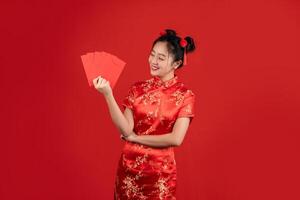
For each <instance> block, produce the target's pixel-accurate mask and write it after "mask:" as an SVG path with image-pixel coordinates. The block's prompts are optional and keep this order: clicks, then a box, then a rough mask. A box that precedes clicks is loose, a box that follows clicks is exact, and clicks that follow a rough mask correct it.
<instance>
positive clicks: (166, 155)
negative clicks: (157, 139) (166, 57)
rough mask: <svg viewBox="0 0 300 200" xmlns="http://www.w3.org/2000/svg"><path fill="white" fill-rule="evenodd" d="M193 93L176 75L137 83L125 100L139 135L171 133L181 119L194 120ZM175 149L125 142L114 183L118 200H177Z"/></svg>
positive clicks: (154, 77)
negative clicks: (166, 79)
mask: <svg viewBox="0 0 300 200" xmlns="http://www.w3.org/2000/svg"><path fill="white" fill-rule="evenodd" d="M194 102H195V95H194V93H193V92H192V91H191V90H189V89H187V88H186V87H185V86H184V84H183V83H181V82H179V81H178V76H177V75H175V76H174V77H173V78H172V79H170V80H168V81H165V82H164V81H162V80H161V79H160V78H159V77H157V76H152V78H150V79H148V80H144V81H139V82H135V83H134V84H133V85H132V86H131V87H130V89H129V92H128V95H127V96H126V98H125V99H124V100H123V104H122V105H123V108H124V109H125V108H126V107H127V108H129V109H131V110H132V111H133V117H134V129H133V131H134V132H135V133H136V134H137V135H161V134H166V133H170V132H172V129H173V126H174V123H175V121H176V119H177V118H179V117H190V118H191V121H192V119H193V117H194ZM173 148H174V147H171V146H170V147H164V148H157V147H150V146H146V145H142V144H138V143H133V142H129V141H125V145H124V148H123V151H122V154H121V157H120V160H119V164H118V170H117V174H116V179H115V193H114V198H115V199H116V200H140V199H147V200H150V199H151V200H156V199H157V200H158V199H164V200H166V199H176V196H175V192H176V162H175V157H174V149H173Z"/></svg>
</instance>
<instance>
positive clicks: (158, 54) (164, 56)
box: [152, 49, 166, 57]
mask: <svg viewBox="0 0 300 200" xmlns="http://www.w3.org/2000/svg"><path fill="white" fill-rule="evenodd" d="M152 51H154V50H153V49H152ZM154 53H155V51H154ZM158 55H162V56H164V57H166V55H165V54H162V53H159V54H158Z"/></svg>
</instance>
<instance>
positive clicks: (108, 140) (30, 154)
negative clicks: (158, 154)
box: [0, 0, 300, 200]
mask: <svg viewBox="0 0 300 200" xmlns="http://www.w3.org/2000/svg"><path fill="white" fill-rule="evenodd" d="M0 9H1V10H0V11H1V12H0V13H1V15H2V16H1V19H0V20H1V21H0V22H1V27H0V32H1V79H0V81H1V140H0V143H1V145H0V156H1V165H0V170H1V171H0V199H2V200H16V199H18V200H23V199H24V200H25V199H30V200H40V199H43V200H48V199H49V200H53V199H56V200H60V199H72V200H83V199H84V200H87V199H88V200H94V199H95V200H96V199H112V198H113V184H114V178H115V173H116V167H117V162H118V159H119V156H120V153H121V149H122V145H123V141H121V140H120V139H119V133H118V131H117V129H116V128H115V127H114V125H113V123H112V121H111V119H110V116H109V114H108V109H107V107H106V104H105V101H104V99H103V97H102V96H101V94H100V93H98V92H96V91H95V90H94V89H92V88H89V87H88V84H87V80H86V77H85V74H84V70H83V67H82V63H81V60H80V55H82V54H84V53H86V52H89V51H101V50H104V51H107V52H111V53H113V54H115V55H117V56H118V57H120V58H121V59H123V60H125V61H126V62H127V64H126V68H125V70H124V71H123V72H122V74H121V77H120V80H119V81H118V83H117V85H116V87H115V89H114V94H115V97H116V99H117V101H118V102H119V103H120V102H121V101H122V99H123V98H124V96H125V95H126V94H127V90H128V88H129V86H130V85H131V84H132V83H133V82H135V81H138V80H144V79H146V78H148V77H149V76H150V71H149V66H148V63H147V59H148V53H149V51H150V47H151V44H152V42H153V40H154V39H155V38H156V37H157V36H158V34H159V32H160V31H161V30H163V29H165V28H173V29H175V30H177V31H178V33H179V34H182V35H190V36H192V37H194V39H195V41H196V45H197V49H196V51H195V52H194V53H193V54H190V55H188V64H189V65H188V66H186V67H184V68H182V70H181V71H180V72H178V75H179V77H180V78H181V80H183V82H184V83H185V84H186V85H187V86H188V87H189V88H190V89H192V90H193V91H194V93H195V94H196V96H197V102H196V117H195V118H194V123H193V124H192V125H191V127H190V129H189V131H188V134H187V136H186V138H185V140H184V143H183V145H182V146H180V147H178V148H176V159H177V166H178V199H191V200H198V199H199V200H217V199H218V200H265V199H289V200H290V199H299V198H300V196H299V193H298V192H297V191H296V190H297V189H299V178H300V177H299V170H298V169H299V167H300V166H299V163H298V161H299V136H298V135H299V126H298V125H297V123H299V113H300V112H299V111H300V106H299V100H300V99H299V97H300V95H299V86H300V81H299V79H298V78H299V71H300V70H299V66H300V65H299V64H300V60H299V19H300V16H299V13H300V12H299V11H300V7H299V1H295V0H285V1H284V0H272V1H271V0H268V1H258V0H251V1H250V0H226V1H225V0H223V1H222V0H218V1H217V0H211V1H205V0H203V1H191V0H186V1H175V0H172V1H168V0H166V1H138V0H129V1H116V0H114V1H10V2H1V6H0Z"/></svg>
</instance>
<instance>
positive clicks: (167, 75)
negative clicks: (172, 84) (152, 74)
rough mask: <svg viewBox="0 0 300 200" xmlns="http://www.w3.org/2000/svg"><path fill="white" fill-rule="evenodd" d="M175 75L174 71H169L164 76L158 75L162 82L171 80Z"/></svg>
mask: <svg viewBox="0 0 300 200" xmlns="http://www.w3.org/2000/svg"><path fill="white" fill-rule="evenodd" d="M174 77H175V74H174V73H169V74H166V75H165V76H162V77H160V79H161V80H162V81H163V82H166V81H168V80H171V79H172V78H174Z"/></svg>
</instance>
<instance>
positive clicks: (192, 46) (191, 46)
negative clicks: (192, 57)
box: [184, 36, 196, 52]
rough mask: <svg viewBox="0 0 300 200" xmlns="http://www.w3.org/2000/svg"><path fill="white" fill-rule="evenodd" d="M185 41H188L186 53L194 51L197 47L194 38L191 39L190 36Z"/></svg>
mask: <svg viewBox="0 0 300 200" xmlns="http://www.w3.org/2000/svg"><path fill="white" fill-rule="evenodd" d="M184 39H185V40H186V41H187V46H186V51H187V52H192V51H194V50H195V48H196V47H195V43H194V40H193V38H191V37H190V36H187V37H185V38H184Z"/></svg>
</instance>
